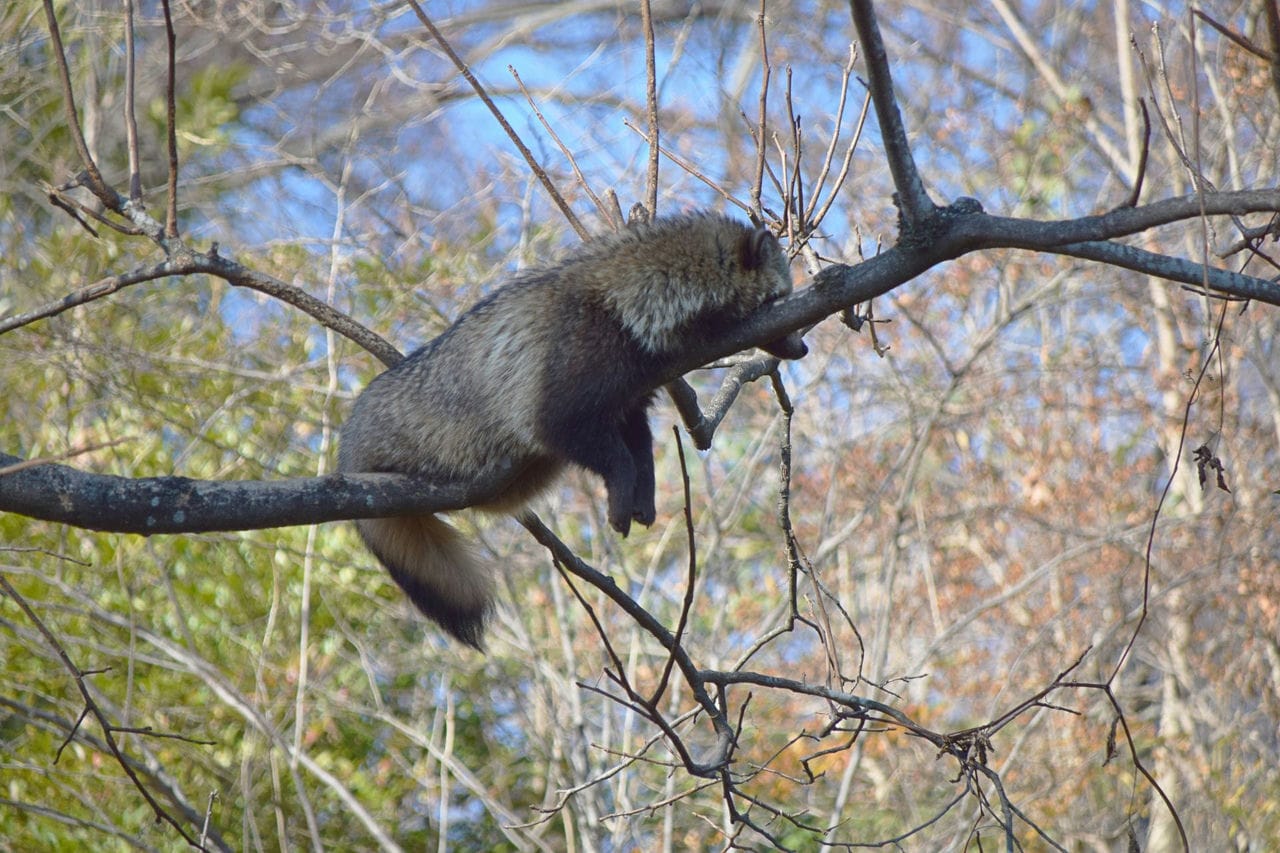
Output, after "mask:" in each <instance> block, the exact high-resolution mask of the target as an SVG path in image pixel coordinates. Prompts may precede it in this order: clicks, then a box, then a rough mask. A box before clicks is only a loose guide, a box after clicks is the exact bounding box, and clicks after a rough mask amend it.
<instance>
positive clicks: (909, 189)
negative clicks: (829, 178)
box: [849, 0, 936, 239]
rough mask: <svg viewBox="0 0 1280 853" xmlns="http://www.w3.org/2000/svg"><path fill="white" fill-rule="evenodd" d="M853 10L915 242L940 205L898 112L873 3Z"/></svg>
mask: <svg viewBox="0 0 1280 853" xmlns="http://www.w3.org/2000/svg"><path fill="white" fill-rule="evenodd" d="M849 10H850V12H851V13H852V15H853V26H854V29H856V30H857V32H858V43H859V44H860V45H861V46H862V58H863V62H865V63H866V65H867V81H868V88H869V89H870V90H871V100H872V103H873V104H874V105H875V108H876V119H877V120H878V121H879V122H880V135H881V136H882V137H883V140H884V152H885V159H886V160H888V161H889V172H890V173H891V174H892V175H893V185H894V187H895V188H896V189H897V193H895V195H894V199H895V200H896V201H897V204H898V209H899V211H900V212H901V214H902V231H903V233H902V235H901V236H902V237H904V238H907V239H911V238H912V236H913V235H915V234H916V231H917V229H918V227H919V226H920V225H922V224H923V223H924V221H925V220H926V219H927V218H928V217H929V216H930V215H932V213H933V211H934V208H935V207H936V205H934V203H933V199H931V198H929V194H928V193H927V192H926V191H925V188H924V183H923V182H922V181H921V180H920V172H919V170H918V169H917V168H916V162H915V158H914V157H913V156H912V154H911V143H910V142H908V141H907V129H906V125H905V124H904V123H903V121H902V113H901V112H899V110H898V101H897V97H896V96H895V95H894V92H893V75H892V74H891V73H890V71H889V55H888V52H887V51H886V50H885V46H884V39H883V38H882V37H881V35H880V25H879V24H878V23H876V13H875V9H874V8H873V7H872V4H871V0H849Z"/></svg>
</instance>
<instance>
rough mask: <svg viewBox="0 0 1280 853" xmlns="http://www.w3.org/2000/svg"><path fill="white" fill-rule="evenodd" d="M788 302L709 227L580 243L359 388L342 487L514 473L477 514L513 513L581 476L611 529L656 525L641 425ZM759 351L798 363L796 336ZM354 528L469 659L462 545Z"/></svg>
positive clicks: (748, 235)
mask: <svg viewBox="0 0 1280 853" xmlns="http://www.w3.org/2000/svg"><path fill="white" fill-rule="evenodd" d="M790 292H791V276H790V273H789V271H788V268H787V258H786V255H785V254H784V253H783V251H782V248H781V247H780V246H779V245H778V241H777V240H776V239H775V238H774V237H773V235H772V234H771V233H770V232H769V231H767V230H766V229H764V228H752V227H750V226H748V225H745V224H742V223H740V222H738V221H736V220H734V219H731V218H729V217H726V216H722V215H719V214H714V213H694V214H689V215H684V216H676V217H670V218H660V219H656V220H653V221H652V222H649V223H645V224H640V225H634V226H631V227H628V228H627V229H625V230H623V231H620V232H618V233H614V234H608V235H605V236H601V237H598V238H595V239H592V240H589V241H587V242H585V243H583V244H582V245H581V246H579V247H578V248H577V249H576V250H574V251H573V252H571V253H570V254H569V255H568V256H567V257H565V258H564V259H563V260H561V261H559V262H558V263H555V264H553V265H551V266H546V267H542V268H540V269H533V270H529V271H526V272H523V273H520V274H519V275H517V276H516V277H515V278H514V279H512V280H511V281H510V282H508V283H507V284H505V285H504V286H502V287H500V288H499V289H498V290H496V291H495V292H493V293H492V294H491V295H489V296H488V297H487V298H485V299H483V300H481V301H480V302H479V303H478V304H477V305H476V306H475V307H473V308H472V309H471V310H469V311H467V312H466V313H465V314H463V315H462V317H460V318H459V319H458V321H457V322H456V323H454V324H453V325H452V326H451V327H450V328H449V329H447V330H446V331H445V332H444V333H443V334H442V335H440V336H439V337H438V338H436V339H435V340H433V341H431V342H430V343H428V344H426V345H425V346H424V347H422V348H421V349H419V350H417V351H416V352H414V353H413V354H411V355H410V356H408V357H407V358H406V359H405V360H404V361H402V362H401V363H400V364H398V365H396V366H395V367H393V368H391V369H390V370H387V371H386V372H385V373H383V374H381V375H379V376H378V377H376V378H375V379H374V380H373V381H372V382H370V383H369V385H368V387H367V388H365V390H364V392H363V393H361V394H360V396H359V398H357V400H356V402H355V406H354V408H353V409H352V411H351V415H350V417H349V418H348V419H347V422H346V424H345V426H344V427H343V429H342V436H341V444H340V449H339V453H338V469H339V470H340V471H343V472H348V473H355V472H365V471H390V472H399V473H405V474H418V475H423V476H426V477H429V478H431V479H433V480H439V481H440V482H469V481H476V480H478V479H480V478H484V477H486V476H488V475H491V474H494V472H495V469H496V468H497V467H501V466H509V470H512V471H515V472H517V473H515V474H514V476H513V478H512V480H511V481H510V483H509V484H508V485H507V486H505V487H504V489H503V490H502V492H501V494H500V495H499V497H497V498H496V499H494V500H492V501H491V502H487V503H485V504H484V505H482V506H479V507H477V508H478V509H482V510H486V511H490V512H518V511H519V510H520V509H521V508H522V507H523V506H524V505H525V504H526V503H527V502H528V501H529V500H530V499H531V498H533V497H534V496H536V495H537V494H538V493H539V492H541V491H543V490H545V489H547V488H548V487H549V486H550V485H551V484H552V483H553V482H554V481H555V479H556V477H557V476H558V475H559V474H560V472H561V471H562V470H563V469H564V467H565V466H566V465H569V464H574V465H579V466H581V467H583V468H586V469H587V470H589V471H593V472H595V473H596V474H599V475H600V476H601V477H602V478H603V479H604V483H605V488H606V490H607V491H608V496H609V497H608V501H609V503H608V519H609V524H610V525H611V526H612V527H613V528H614V529H615V530H617V531H618V532H619V533H620V534H622V535H623V536H625V535H626V534H627V531H628V530H629V529H630V527H631V522H632V521H637V522H639V523H640V524H644V525H649V524H652V523H653V521H654V516H655V509H654V474H653V437H652V434H651V433H650V431H649V422H648V416H647V409H648V407H649V403H650V401H651V400H652V398H653V393H654V391H655V389H656V388H657V387H658V386H659V385H661V383H662V382H663V381H664V379H665V378H668V375H667V371H668V369H669V367H670V365H672V363H673V359H676V358H678V357H679V355H680V354H681V352H682V349H683V348H685V347H686V342H687V341H690V340H694V339H697V338H699V337H705V336H706V335H708V334H712V333H714V332H716V331H717V330H718V329H722V328H727V327H731V326H732V325H733V324H734V323H735V322H737V321H739V320H740V319H741V318H742V317H744V316H745V315H747V314H748V313H750V312H751V311H753V310H754V309H755V308H757V307H759V306H760V305H761V304H762V303H764V302H766V301H768V300H771V299H774V298H776V297H779V296H783V295H785V294H788V293H790ZM765 349H766V350H768V351H769V352H771V353H773V354H775V355H777V356H779V357H783V358H799V357H800V356H802V355H804V354H805V351H806V349H805V346H804V342H803V341H802V340H800V337H799V336H798V335H789V336H787V337H785V338H781V339H779V340H777V341H774V342H772V343H771V344H769V345H767V346H766V347H765ZM356 523H357V526H358V527H359V530H360V535H361V538H363V540H364V542H365V544H366V545H367V546H368V547H369V550H370V551H372V552H373V554H374V555H375V556H376V557H377V558H378V559H379V560H380V561H381V562H382V564H383V565H384V566H386V567H387V570H388V571H389V572H390V573H391V577H392V578H394V579H395V581H396V583H397V584H399V585H400V587H401V588H402V589H403V590H404V591H405V593H406V594H407V595H408V596H409V598H410V599H411V600H412V601H413V603H414V604H415V605H416V606H417V607H418V609H419V610H421V611H422V612H423V613H424V614H425V615H427V616H428V617H430V618H431V619H433V620H434V621H436V622H437V623H439V624H440V626H441V627H442V628H444V630H446V631H448V632H449V633H450V634H452V635H453V636H454V637H456V638H457V639H459V640H461V641H462V642H464V643H467V644H468V645H471V646H474V647H476V648H477V649H478V648H481V641H482V639H483V632H484V624H485V619H486V616H487V615H488V613H489V611H490V609H491V607H492V601H493V587H494V582H493V579H492V576H491V575H490V573H489V570H488V569H487V568H486V567H485V566H483V565H482V564H481V563H480V562H479V561H478V560H477V558H476V556H475V555H474V554H473V552H472V549H471V547H470V546H469V544H468V543H467V542H466V541H465V540H464V539H463V538H462V537H461V536H460V535H459V534H458V532H457V531H456V530H455V529H454V528H453V527H451V526H450V525H449V524H446V523H445V522H444V521H441V520H440V519H438V518H437V517H435V516H434V515H421V516H405V517H396V518H370V519H362V520H360V521H357V522H356Z"/></svg>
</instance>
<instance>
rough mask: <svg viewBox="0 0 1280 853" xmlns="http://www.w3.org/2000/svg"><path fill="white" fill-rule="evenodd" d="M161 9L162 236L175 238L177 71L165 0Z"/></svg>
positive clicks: (176, 222) (176, 214)
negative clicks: (165, 167)
mask: <svg viewBox="0 0 1280 853" xmlns="http://www.w3.org/2000/svg"><path fill="white" fill-rule="evenodd" d="M160 5H161V7H162V8H163V9H164V35H165V49H166V51H167V54H168V66H167V68H166V69H165V90H164V99H165V138H166V139H167V141H168V149H169V204H168V207H167V208H166V210H165V221H164V233H165V236H166V237H169V238H171V239H172V238H176V237H177V236H178V107H177V94H176V89H175V80H176V78H177V72H176V70H175V63H176V61H177V52H178V48H177V39H176V38H175V36H174V32H173V14H172V12H171V10H170V9H169V0H161V4H160Z"/></svg>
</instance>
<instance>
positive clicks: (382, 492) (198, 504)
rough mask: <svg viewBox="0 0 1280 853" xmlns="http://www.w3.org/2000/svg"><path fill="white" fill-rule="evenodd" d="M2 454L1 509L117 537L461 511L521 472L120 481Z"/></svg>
mask: <svg viewBox="0 0 1280 853" xmlns="http://www.w3.org/2000/svg"><path fill="white" fill-rule="evenodd" d="M18 465H23V460H21V459H19V458H17V457H15V456H9V455H7V454H4V453H0V510H3V511H6V512H16V513H18V514H19V515H26V516H30V517H32V518H39V519H43V520H45V521H56V522H62V523H64V524H70V525H73V526H75V527H83V528H86V529H88V530H104V531H110V532H114V533H141V534H143V535H150V534H153V533H206V532H210V531H216V530H261V529H264V528H268V527H289V526H292V525H297V524H316V523H319V522H323V521H340V520H344V519H350V518H376V517H379V516H386V515H394V514H397V513H424V512H436V511H440V510H447V509H457V508H459V507H464V506H472V505H474V504H477V503H483V502H484V501H485V500H486V499H490V498H492V497H493V496H494V495H496V494H497V493H498V492H500V491H501V489H502V487H503V486H504V485H506V483H507V482H508V481H509V480H510V479H511V476H512V474H513V473H514V472H511V471H508V470H503V471H500V472H499V473H498V474H496V475H495V476H493V477H491V478H490V479H488V480H485V481H480V482H473V483H469V484H466V485H459V484H456V483H430V482H426V481H424V480H422V479H421V478H415V477H407V476H404V475H401V474H329V475H327V476H324V477H297V478H293V479H288V480H273V481H269V482H262V481H257V480H242V481H230V482H223V481H217V480H192V479H188V478H187V477H140V478H136V479H134V478H129V477H115V476H111V475H108V474H89V473H86V472H84V471H78V470H76V469H75V468H70V467H68V466H66V465H55V464H52V463H45V464H41V465H34V466H25V465H23V467H22V468H21V469H19V470H11V471H10V472H9V473H5V469H6V468H8V467H10V466H18Z"/></svg>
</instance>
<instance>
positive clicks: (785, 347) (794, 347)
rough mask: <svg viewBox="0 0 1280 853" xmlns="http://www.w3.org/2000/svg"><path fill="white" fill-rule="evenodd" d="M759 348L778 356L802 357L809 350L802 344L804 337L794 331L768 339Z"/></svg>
mask: <svg viewBox="0 0 1280 853" xmlns="http://www.w3.org/2000/svg"><path fill="white" fill-rule="evenodd" d="M760 348H761V349H762V350H764V351H765V352H767V353H769V354H770V355H776V356H777V357H778V358H803V357H804V356H805V355H807V354H808V352H809V348H808V347H807V346H805V344H804V339H803V338H802V337H800V335H799V334H797V333H795V332H792V333H791V334H789V335H787V336H786V337H785V338H778V339H777V340H776V341H770V342H769V343H767V344H764V345H762V346H761V347H760Z"/></svg>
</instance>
